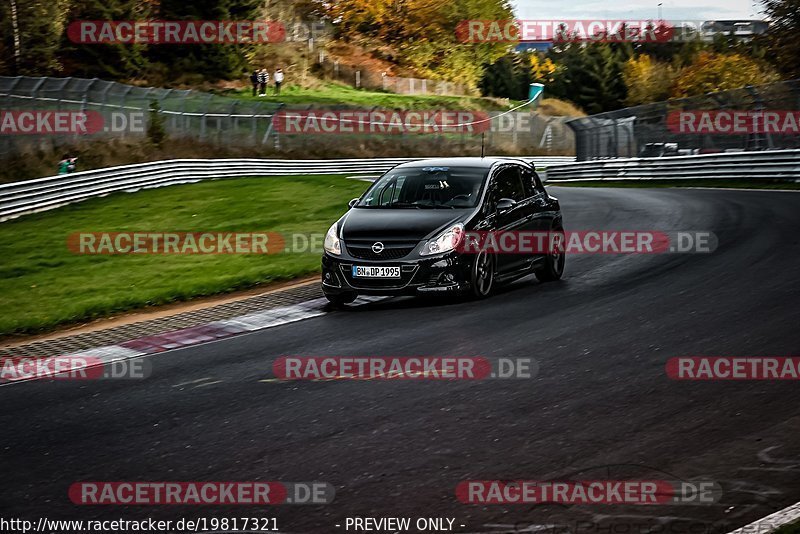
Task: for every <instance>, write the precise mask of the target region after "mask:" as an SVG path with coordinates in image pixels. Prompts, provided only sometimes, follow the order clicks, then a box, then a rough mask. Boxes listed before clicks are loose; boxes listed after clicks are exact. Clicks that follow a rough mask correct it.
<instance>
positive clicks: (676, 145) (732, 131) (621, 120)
mask: <svg viewBox="0 0 800 534" xmlns="http://www.w3.org/2000/svg"><path fill="white" fill-rule="evenodd" d="M798 110H800V80H792V81H786V82H778V83H773V84H766V85H760V86H750V87H745V88H742V89H736V90H732V91H721V92H717V93H708V94H705V95H702V96H696V97H690V98H681V99H673V100H668V101H665V102H657V103H654V104H645V105H641V106H635V107H630V108H625V109H620V110H617V111H611V112H607V113H600V114H597V115H590V116H588V117H581V118H577V119H571V120H569V121H567V124H568V125H569V127H570V128H572V129H573V130H574V131H575V153H576V156H577V159H578V160H579V161H582V160H590V159H599V158H624V157H637V156H669V155H679V154H705V153H714V152H724V151H736V150H779V149H788V148H800V131H798V124H797V122H798V117H800V115H798Z"/></svg>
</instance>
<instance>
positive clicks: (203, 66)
mask: <svg viewBox="0 0 800 534" xmlns="http://www.w3.org/2000/svg"><path fill="white" fill-rule="evenodd" d="M259 5H260V2H259V0H192V1H191V2H187V1H186V0H161V3H160V8H159V13H158V18H160V19H163V20H219V21H232V20H252V19H255V18H256V16H257V14H258V10H259ZM250 46H252V45H239V44H202V45H197V44H191V45H164V46H152V47H150V49H149V51H148V58H149V59H150V60H152V61H154V62H159V63H163V65H164V69H163V72H164V73H165V75H166V76H168V77H169V78H170V79H172V80H175V79H177V78H180V77H181V76H184V75H193V76H194V77H195V78H198V79H200V80H210V81H215V80H220V79H230V78H237V77H240V76H241V74H242V72H243V70H244V69H245V67H246V66H247V60H246V58H245V54H244V51H245V49H246V48H247V47H250Z"/></svg>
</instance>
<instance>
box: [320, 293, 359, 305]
mask: <svg viewBox="0 0 800 534" xmlns="http://www.w3.org/2000/svg"><path fill="white" fill-rule="evenodd" d="M356 297H357V295H356V294H355V293H339V294H337V295H328V294H327V293H326V294H325V298H326V299H328V302H330V303H331V305H332V306H333V307H334V308H343V307H344V306H345V304H350V303H351V302H353V301H354V300H356Z"/></svg>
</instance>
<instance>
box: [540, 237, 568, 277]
mask: <svg viewBox="0 0 800 534" xmlns="http://www.w3.org/2000/svg"><path fill="white" fill-rule="evenodd" d="M553 232H554V233H558V234H559V235H560V239H558V240H556V241H555V242H554V243H553V250H552V251H550V254H548V255H547V256H546V257H545V259H544V265H543V266H542V267H540V268H538V269H536V270H535V271H533V273H534V274H535V275H536V278H537V279H538V280H539V281H540V282H554V281H556V280H560V279H561V276H562V275H563V274H564V264H565V263H566V255H565V253H564V230H563V229H562V228H558V229H556V230H553Z"/></svg>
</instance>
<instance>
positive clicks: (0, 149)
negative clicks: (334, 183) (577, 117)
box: [0, 77, 575, 157]
mask: <svg viewBox="0 0 800 534" xmlns="http://www.w3.org/2000/svg"><path fill="white" fill-rule="evenodd" d="M154 104H156V105H157V108H158V110H159V111H158V112H157V116H158V117H159V118H160V121H159V122H161V124H162V129H163V131H164V134H165V136H166V137H167V138H169V139H191V140H197V141H200V142H202V143H204V144H206V143H210V144H219V145H230V146H244V147H246V146H254V147H264V148H266V149H269V150H268V152H273V153H274V152H278V151H290V152H293V153H294V154H297V153H298V152H301V153H308V154H312V155H313V156H314V157H329V156H327V155H326V154H328V153H331V154H339V153H342V150H343V148H348V147H349V150H350V152H353V151H356V153H358V154H361V155H362V156H363V155H364V154H374V155H408V154H418V153H426V154H427V153H431V154H433V153H437V152H438V153H442V154H449V153H452V152H453V151H454V150H455V152H456V153H466V154H478V153H480V146H481V142H483V143H484V148H485V151H486V153H505V154H523V153H525V154H530V155H534V154H552V155H572V154H573V153H574V144H575V141H574V134H573V132H572V130H570V129H569V128H567V127H566V125H565V121H566V120H567V119H568V117H550V116H547V115H541V114H539V113H536V112H531V111H518V112H514V113H504V112H499V111H495V112H488V113H487V112H467V111H449V112H444V111H437V110H433V109H432V110H428V112H429V113H432V114H438V113H451V114H456V115H457V116H458V117H459V118H458V119H455V120H478V121H479V124H477V125H475V127H474V128H472V127H470V128H460V129H457V130H455V131H454V130H444V131H442V132H439V133H436V132H434V133H430V132H425V133H418V132H417V133H415V132H413V131H412V128H408V129H406V128H405V127H404V128H401V129H400V131H399V133H398V132H397V131H394V132H392V131H391V130H389V133H383V132H384V131H385V130H384V129H382V128H380V127H376V128H370V129H368V131H366V132H362V133H352V132H353V129H350V130H349V132H348V131H347V129H346V128H343V127H342V128H337V127H334V128H332V130H333V131H330V129H328V128H327V127H326V126H327V124H326V123H324V122H322V121H320V122H313V121H295V122H296V123H297V124H298V125H299V129H298V130H294V131H291V130H287V129H286V128H284V129H281V128H280V127H279V126H280V124H278V125H277V127H276V121H275V119H276V117H281V116H282V115H283V116H284V117H283V123H284V126H285V124H286V123H288V122H291V120H287V119H286V116H287V115H289V116H291V115H292V114H293V113H295V115H294V116H295V117H296V114H297V113H316V114H318V116H319V117H322V116H324V115H325V114H326V113H327V112H329V111H346V110H352V111H359V112H366V113H370V112H379V113H382V114H383V115H384V116H386V117H389V116H390V115H391V114H392V113H395V111H394V110H386V109H383V110H381V109H378V108H373V109H371V110H370V109H360V110H355V109H354V108H352V107H351V106H326V107H324V109H320V108H318V107H315V106H308V107H297V106H293V107H292V109H286V108H285V107H284V105H283V104H280V103H275V102H259V101H249V100H244V99H236V98H228V97H223V96H218V95H213V94H210V93H202V92H197V91H190V90H175V89H153V88H143V87H135V86H130V85H124V84H119V83H115V82H108V81H102V80H96V79H95V80H88V79H80V78H27V77H16V78H11V77H0V106H1V107H0V111H2V112H3V114H2V117H3V121H4V122H5V121H6V119H9V117H11V115H13V114H15V113H16V114H26V115H35V114H38V117H39V118H41V117H42V116H43V115H47V114H48V113H47V112H50V111H54V112H61V111H66V112H73V113H75V112H80V113H81V114H86V115H91V114H94V116H95V117H96V118H97V120H96V121H94V126H93V127H92V128H89V131H76V130H71V129H68V130H67V131H65V132H54V131H45V130H46V129H42V128H41V127H38V126H36V125H34V127H33V128H32V130H30V131H16V132H15V131H14V130H13V128H11V129H10V128H8V127H7V126H8V125H6V124H3V125H2V126H3V132H2V134H0V157H6V156H9V155H15V154H21V153H26V152H27V153H30V152H31V151H30V150H28V149H30V148H31V147H36V148H39V149H46V148H57V147H59V146H65V145H71V144H74V143H75V142H76V141H79V140H80V139H93V138H105V139H109V138H120V137H123V138H124V137H136V136H138V137H143V136H145V135H147V128H148V126H150V125H151V121H152V120H153V116H154V114H155V113H156V112H155V111H153V106H154ZM282 111H283V113H281V112H282ZM28 112H33V113H28ZM398 113H401V114H402V113H404V112H398ZM462 114H463V115H464V116H466V117H467V118H461V116H462ZM17 118H19V117H17ZM9 120H10V121H11V122H12V123H13V122H14V120H15V119H14V117H11V118H10V119H9ZM387 120H388V119H387ZM402 120H404V119H402ZM29 122H30V121H29ZM51 122H52V121H51ZM452 122H453V121H451V124H452ZM21 124H22V121H20V125H21ZM307 125H311V126H312V127H311V128H305V126H307ZM345 125H346V124H345ZM12 126H13V124H12ZM18 126H19V125H18ZM39 126H41V125H39ZM320 126H322V127H320ZM387 130H388V128H387ZM481 132H483V139H482V136H481ZM359 151H361V152H359ZM356 155H357V154H356Z"/></svg>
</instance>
